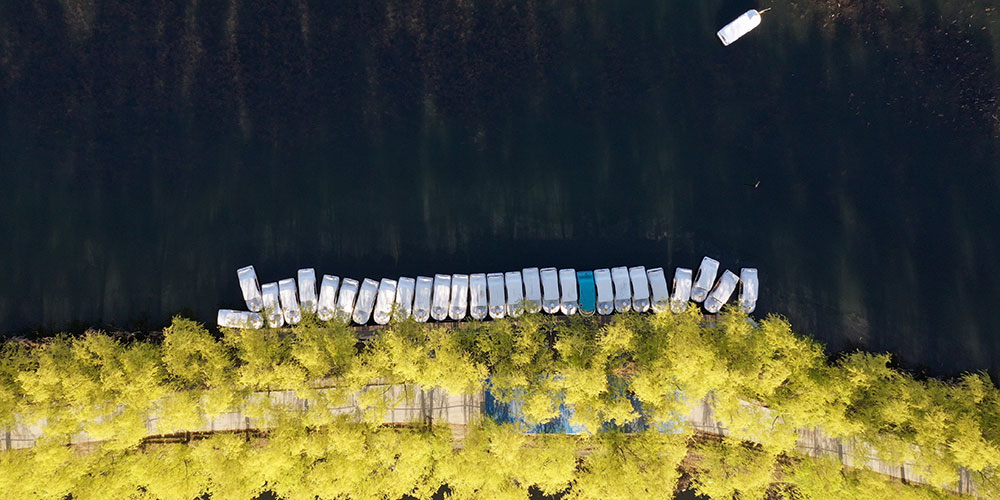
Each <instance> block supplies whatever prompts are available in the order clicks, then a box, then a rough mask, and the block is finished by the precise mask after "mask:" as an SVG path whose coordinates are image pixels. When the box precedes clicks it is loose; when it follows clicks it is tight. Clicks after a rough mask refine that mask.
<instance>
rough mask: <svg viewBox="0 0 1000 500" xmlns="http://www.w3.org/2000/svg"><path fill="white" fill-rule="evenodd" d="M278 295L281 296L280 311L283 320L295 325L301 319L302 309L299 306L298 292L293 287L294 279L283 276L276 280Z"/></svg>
mask: <svg viewBox="0 0 1000 500" xmlns="http://www.w3.org/2000/svg"><path fill="white" fill-rule="evenodd" d="M278 296H279V297H280V298H281V311H282V314H284V315H285V322H286V323H288V324H289V325H297V324H299V321H302V309H300V308H299V293H298V290H296V288H295V280H294V279H292V278H285V279H283V280H281V281H279V282H278Z"/></svg>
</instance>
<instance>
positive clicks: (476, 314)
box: [469, 273, 489, 319]
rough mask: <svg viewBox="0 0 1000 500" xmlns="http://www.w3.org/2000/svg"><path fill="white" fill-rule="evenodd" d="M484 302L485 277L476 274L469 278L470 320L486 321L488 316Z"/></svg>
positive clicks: (487, 309) (487, 307) (481, 274)
mask: <svg viewBox="0 0 1000 500" xmlns="http://www.w3.org/2000/svg"><path fill="white" fill-rule="evenodd" d="M488 304H489V303H488V302H487V300H486V275H485V274H483V273H476V274H473V275H472V276H470V277H469V315H471V316H472V319H486V316H488V315H489V305H488Z"/></svg>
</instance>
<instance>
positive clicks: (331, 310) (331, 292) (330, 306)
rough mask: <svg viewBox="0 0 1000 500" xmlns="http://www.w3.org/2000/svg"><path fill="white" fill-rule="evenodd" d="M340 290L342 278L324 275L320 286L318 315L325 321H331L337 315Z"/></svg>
mask: <svg viewBox="0 0 1000 500" xmlns="http://www.w3.org/2000/svg"><path fill="white" fill-rule="evenodd" d="M339 289H340V278H339V277H337V276H331V275H329V274H324V275H323V282H322V284H320V286H319V310H318V312H317V313H316V315H317V316H318V317H319V319H321V320H323V321H330V320H331V319H333V316H334V315H335V314H336V313H337V290H339Z"/></svg>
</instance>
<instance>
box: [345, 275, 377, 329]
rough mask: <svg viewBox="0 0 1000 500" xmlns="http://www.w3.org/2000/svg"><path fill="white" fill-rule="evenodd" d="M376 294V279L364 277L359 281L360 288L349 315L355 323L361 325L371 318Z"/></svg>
mask: <svg viewBox="0 0 1000 500" xmlns="http://www.w3.org/2000/svg"><path fill="white" fill-rule="evenodd" d="M376 295H378V281H375V280H373V279H371V278H365V280H364V281H363V282H361V290H360V291H358V302H357V303H356V304H354V314H352V315H351V319H353V320H354V322H355V323H357V324H359V325H363V324H365V323H367V322H368V320H369V319H371V317H372V309H373V308H374V307H375V296H376Z"/></svg>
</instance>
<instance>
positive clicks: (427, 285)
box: [413, 276, 434, 323]
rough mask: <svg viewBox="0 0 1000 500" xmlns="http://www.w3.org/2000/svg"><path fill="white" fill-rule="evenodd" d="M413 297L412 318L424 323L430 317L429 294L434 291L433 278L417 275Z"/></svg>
mask: <svg viewBox="0 0 1000 500" xmlns="http://www.w3.org/2000/svg"><path fill="white" fill-rule="evenodd" d="M414 293H415V294H416V295H415V296H414V298H413V319H415V320H417V322H418V323H426V322H427V320H428V319H429V318H430V317H431V295H432V294H433V293H434V278H431V277H430V276H417V289H416V291H415V292H414Z"/></svg>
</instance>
